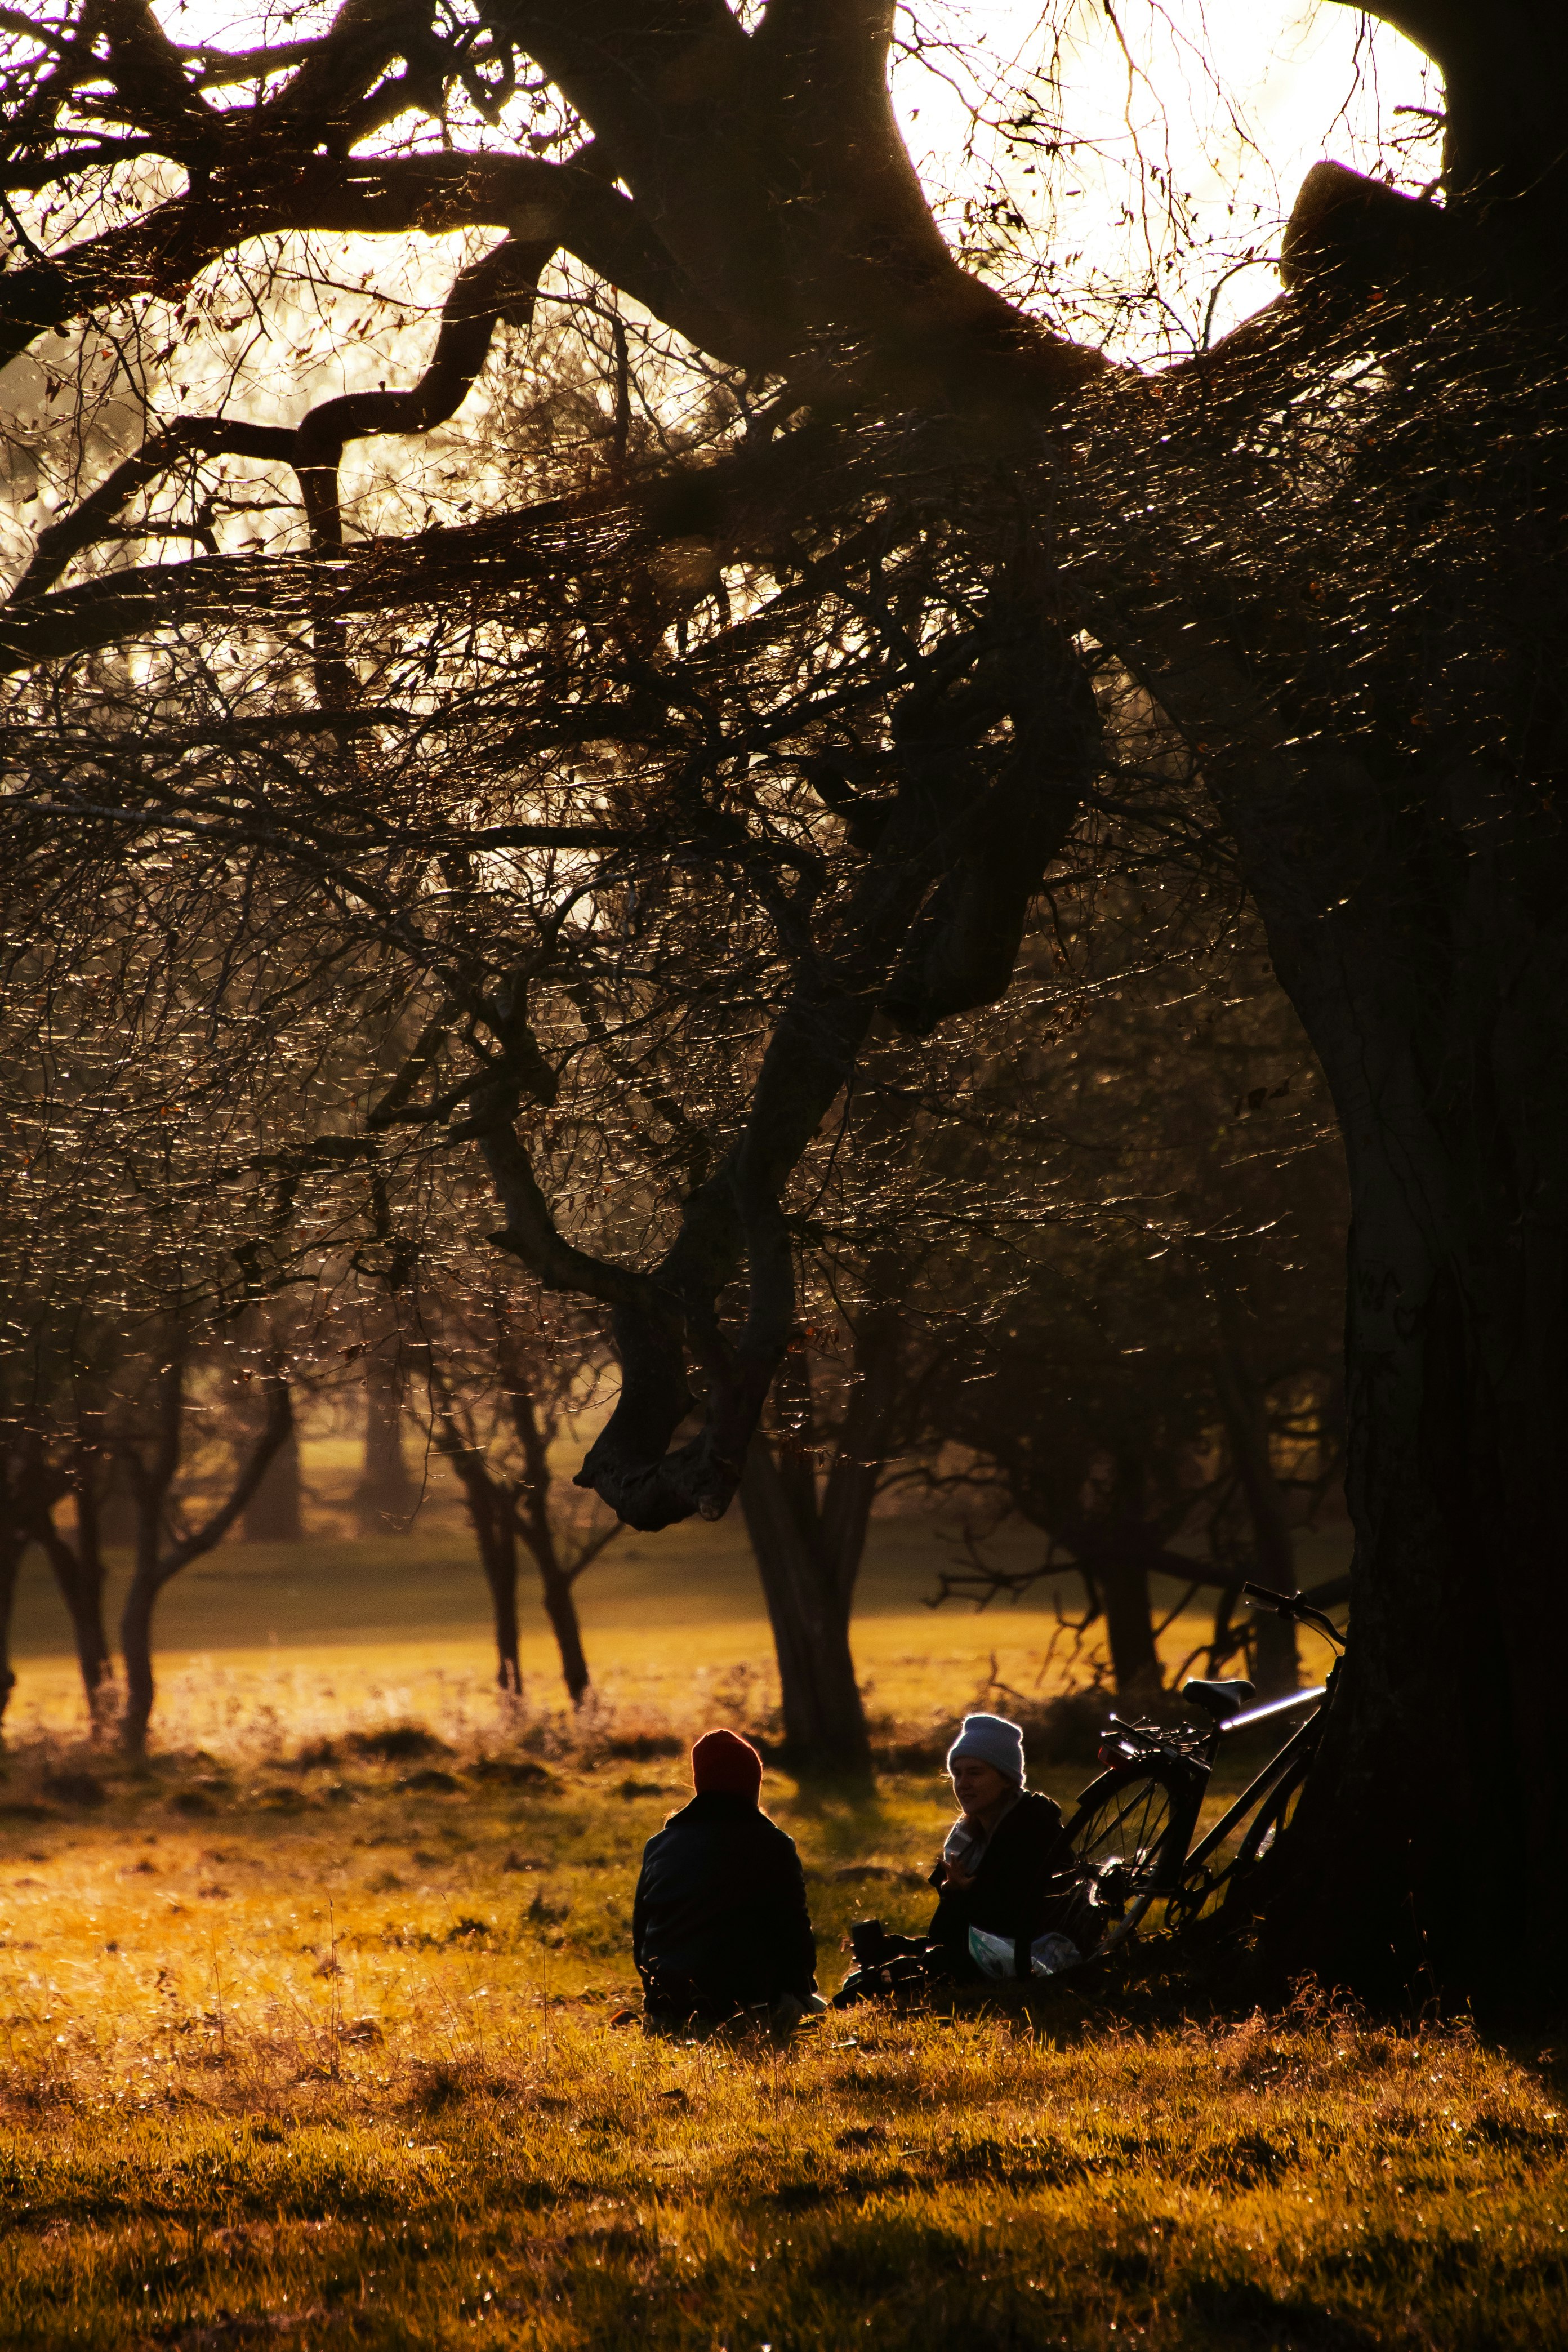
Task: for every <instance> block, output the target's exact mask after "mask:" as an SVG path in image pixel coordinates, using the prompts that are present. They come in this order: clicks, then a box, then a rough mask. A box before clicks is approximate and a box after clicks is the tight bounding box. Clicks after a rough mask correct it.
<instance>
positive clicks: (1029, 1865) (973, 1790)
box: [927, 1715, 1063, 1978]
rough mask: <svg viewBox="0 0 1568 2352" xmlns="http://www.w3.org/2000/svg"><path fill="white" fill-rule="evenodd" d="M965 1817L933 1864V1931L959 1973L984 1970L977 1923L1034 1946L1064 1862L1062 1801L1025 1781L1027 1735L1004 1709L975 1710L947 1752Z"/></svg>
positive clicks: (953, 1970)
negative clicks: (978, 1960)
mask: <svg viewBox="0 0 1568 2352" xmlns="http://www.w3.org/2000/svg"><path fill="white" fill-rule="evenodd" d="M947 1769H948V1772H949V1775H950V1776H951V1778H952V1793H953V1795H954V1796H955V1797H956V1799H957V1800H958V1805H959V1816H958V1819H957V1821H955V1822H954V1823H953V1825H952V1829H951V1830H950V1831H949V1832H948V1833H947V1842H946V1843H945V1844H944V1845H943V1847H942V1859H941V1860H940V1861H939V1862H938V1864H937V1865H936V1868H935V1869H934V1870H933V1871H932V1873H931V1885H933V1886H934V1887H935V1888H936V1889H937V1893H938V1898H939V1899H938V1902H937V1906H936V1913H935V1916H934V1917H933V1918H932V1920H931V1927H930V1928H929V1930H928V1931H927V1932H928V1934H929V1936H930V1938H931V1942H932V1943H933V1944H938V1945H940V1946H941V1947H942V1954H943V1958H944V1960H945V1963H946V1967H947V1969H948V1972H949V1973H950V1974H952V1976H954V1977H959V1978H963V1977H972V1976H975V1975H977V1974H978V1973H979V1971H978V1970H977V1969H975V1967H974V1964H973V1960H972V1959H971V1958H970V1956H969V1930H970V1929H971V1927H979V1928H982V1929H984V1932H985V1933H986V1934H988V1935H992V1936H1004V1937H1009V1938H1010V1939H1011V1940H1013V1941H1014V1942H1015V1943H1017V1942H1019V1941H1020V1940H1021V1941H1022V1942H1023V1943H1025V1944H1027V1943H1029V1942H1030V1941H1032V1939H1033V1938H1034V1937H1036V1936H1037V1935H1039V1934H1040V1933H1041V1932H1042V1931H1043V1930H1044V1929H1045V1927H1047V1925H1048V1922H1049V1918H1050V1916H1051V1908H1052V1895H1053V1890H1052V1886H1051V1879H1052V1874H1053V1873H1054V1872H1056V1871H1058V1870H1059V1869H1060V1868H1061V1867H1062V1863H1063V1857H1062V1856H1061V1854H1060V1853H1059V1848H1060V1845H1061V1834H1062V1816H1061V1808H1060V1806H1059V1805H1058V1804H1056V1803H1055V1802H1054V1801H1052V1799H1050V1798H1049V1797H1047V1796H1043V1795H1041V1794H1040V1792H1039V1791H1038V1790H1034V1789H1027V1788H1026V1787H1025V1785H1024V1782H1025V1769H1024V1735H1023V1733H1022V1731H1021V1730H1020V1729H1019V1727H1018V1726H1017V1725H1016V1723H1009V1722H1008V1720H1007V1718H1006V1717H1005V1716H1003V1715H966V1716H965V1717H964V1718H963V1729H962V1730H961V1731H960V1733H959V1735H958V1738H956V1739H955V1740H954V1741H953V1743H952V1747H951V1748H949V1749H948V1751H947Z"/></svg>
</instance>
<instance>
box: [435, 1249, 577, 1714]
mask: <svg viewBox="0 0 1568 2352" xmlns="http://www.w3.org/2000/svg"><path fill="white" fill-rule="evenodd" d="M425 1310H426V1333H427V1338H426V1345H425V1348H424V1350H423V1354H424V1361H425V1368H426V1381H427V1383H428V1395H429V1409H430V1436H431V1441H432V1443H433V1444H434V1445H435V1446H436V1448H437V1452H438V1453H439V1454H441V1455H442V1456H443V1458H444V1459H445V1460H446V1461H447V1463H448V1464H449V1465H450V1466H451V1468H452V1470H453V1472H454V1474H455V1475H456V1476H457V1478H458V1482H459V1484H460V1485H461V1487H462V1490H463V1500H464V1504H465V1507H466V1508H467V1510H468V1522H469V1525H470V1526H471V1527H472V1528H473V1531H474V1540H475V1543H476V1545H477V1547H478V1549H479V1564H480V1566H481V1568H482V1569H483V1570H484V1576H485V1582H486V1584H487V1586H488V1588H489V1596H490V1607H491V1612H492V1615H493V1618H494V1622H495V1639H496V1655H497V1681H498V1682H499V1684H500V1688H501V1689H502V1690H503V1691H505V1692H509V1693H510V1694H511V1695H512V1696H514V1697H521V1693H522V1664H521V1656H520V1653H519V1641H520V1626H519V1621H518V1602H517V1577H518V1552H519V1549H520V1547H521V1550H522V1551H524V1552H525V1553H526V1554H527V1555H528V1557H529V1559H531V1561H532V1563H533V1568H534V1571H535V1573H536V1575H537V1577H538V1580H539V1597H540V1600H541V1601H542V1604H543V1608H544V1613H545V1616H546V1617H547V1618H548V1620H549V1622H550V1629H551V1632H552V1633H553V1635H554V1637H555V1645H556V1648H557V1650H558V1651H559V1653H560V1657H561V1675H562V1679H563V1682H564V1683H565V1685H566V1692H567V1696H568V1697H569V1698H570V1699H571V1701H572V1704H573V1706H581V1705H582V1704H583V1701H584V1698H586V1696H587V1695H588V1689H589V1685H590V1680H591V1677H590V1675H589V1671H588V1660H587V1655H586V1653H585V1651H584V1646H583V1631H582V1625H581V1622H580V1621H579V1618H578V1614H577V1601H576V1587H577V1582H578V1579H579V1578H580V1577H581V1576H582V1575H583V1573H584V1570H586V1569H588V1568H589V1567H591V1566H592V1564H593V1562H594V1561H595V1559H598V1557H599V1555H600V1553H601V1552H602V1551H603V1550H604V1549H605V1545H606V1544H608V1543H610V1542H611V1541H613V1539H614V1538H615V1537H616V1536H617V1535H618V1534H619V1533H620V1522H619V1521H618V1520H616V1519H614V1518H609V1517H605V1516H604V1515H603V1514H602V1513H597V1514H595V1513H593V1512H592V1507H591V1506H590V1505H582V1506H579V1507H576V1508H573V1507H571V1505H570V1504H569V1503H568V1502H567V1501H566V1500H565V1499H564V1498H563V1495H562V1491H561V1482H560V1479H559V1478H558V1476H557V1475H556V1473H555V1471H554V1468H553V1466H552V1462H551V1452H552V1447H553V1446H554V1445H555V1444H557V1443H558V1441H559V1440H560V1439H561V1438H562V1437H563V1436H565V1435H567V1434H569V1433H571V1432H573V1430H574V1426H575V1424H576V1423H577V1422H578V1421H579V1420H580V1419H581V1418H582V1417H583V1416H584V1414H586V1413H590V1412H592V1411H593V1410H594V1408H595V1402H596V1395H597V1391H598V1389H599V1385H600V1380H601V1376H602V1372H603V1366H604V1357H603V1347H602V1343H601V1342H600V1340H599V1339H598V1338H597V1336H596V1335H595V1333H594V1332H593V1330H592V1329H591V1328H587V1327H584V1325H582V1323H581V1322H580V1321H579V1320H578V1319H577V1318H572V1317H570V1316H565V1317H563V1316H559V1315H556V1316H552V1317H549V1318H541V1317H540V1315H539V1313H538V1308H537V1305H536V1304H533V1305H531V1303H530V1302H528V1301H526V1300H524V1299H520V1297H518V1295H517V1293H516V1292H515V1291H512V1290H510V1287H501V1286H491V1287H490V1288H489V1290H488V1291H481V1292H480V1293H479V1295H478V1296H477V1297H474V1298H472V1299H470V1300H468V1301H466V1302H464V1303H462V1304H455V1303H454V1302H453V1301H451V1300H449V1299H446V1300H442V1301H441V1302H440V1303H439V1304H438V1305H437V1304H436V1303H435V1302H433V1301H431V1300H430V1299H429V1298H428V1297H427V1298H426V1301H425Z"/></svg>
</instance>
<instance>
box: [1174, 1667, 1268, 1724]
mask: <svg viewBox="0 0 1568 2352" xmlns="http://www.w3.org/2000/svg"><path fill="white" fill-rule="evenodd" d="M1182 1696H1183V1697H1184V1698H1190V1699H1191V1700H1192V1703H1193V1705H1194V1706H1201V1707H1202V1709H1203V1711H1204V1713H1205V1715H1212V1716H1213V1717H1214V1719H1215V1722H1216V1723H1228V1722H1229V1721H1230V1718H1231V1717H1232V1716H1233V1715H1239V1714H1240V1713H1241V1710H1242V1708H1243V1707H1244V1706H1250V1705H1251V1703H1252V1701H1253V1700H1254V1699H1255V1698H1256V1697H1257V1696H1258V1685H1257V1684H1256V1683H1249V1682H1246V1681H1243V1680H1242V1679H1241V1678H1240V1677H1237V1680H1236V1681H1235V1682H1213V1683H1184V1684H1183V1685H1182Z"/></svg>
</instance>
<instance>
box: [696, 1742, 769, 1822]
mask: <svg viewBox="0 0 1568 2352" xmlns="http://www.w3.org/2000/svg"><path fill="white" fill-rule="evenodd" d="M691 1778H692V1780H693V1782H694V1784H695V1786H696V1790H697V1793H698V1795H699V1796H700V1797H701V1796H706V1795H707V1793H708V1791H709V1790H710V1789H721V1790H724V1792H725V1794H726V1795H728V1796H731V1797H750V1799H751V1801H752V1804H753V1805H754V1804H755V1803H756V1801H757V1796H758V1792H759V1791H760V1790H761V1788H762V1785H763V1759H762V1758H761V1757H760V1756H759V1755H758V1753H757V1751H756V1749H755V1748H753V1747H752V1743H751V1741H750V1740H749V1739H742V1738H741V1736H740V1734H739V1732H735V1731H705V1732H704V1733H703V1735H702V1737H701V1738H700V1740H699V1741H698V1743H697V1745H696V1747H695V1748H693V1749H692V1751H691Z"/></svg>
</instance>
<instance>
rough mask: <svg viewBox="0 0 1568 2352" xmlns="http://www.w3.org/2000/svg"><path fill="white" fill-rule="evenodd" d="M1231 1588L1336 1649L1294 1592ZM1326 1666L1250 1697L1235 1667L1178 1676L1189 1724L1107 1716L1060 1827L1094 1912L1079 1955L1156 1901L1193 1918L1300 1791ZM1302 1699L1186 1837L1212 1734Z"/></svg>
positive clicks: (1336, 1634)
mask: <svg viewBox="0 0 1568 2352" xmlns="http://www.w3.org/2000/svg"><path fill="white" fill-rule="evenodd" d="M1242 1591H1243V1593H1244V1594H1245V1595H1246V1597H1247V1600H1248V1601H1250V1602H1251V1603H1252V1604H1253V1605H1254V1606H1255V1607H1258V1608H1267V1609H1271V1610H1273V1611H1274V1612H1276V1613H1277V1614H1278V1615H1279V1616H1281V1617H1289V1618H1290V1619H1291V1620H1292V1621H1293V1622H1295V1623H1296V1624H1298V1625H1306V1626H1310V1627H1311V1628H1312V1629H1313V1630H1314V1631H1315V1632H1317V1633H1321V1634H1323V1635H1325V1636H1326V1638H1327V1639H1328V1640H1329V1641H1330V1642H1331V1643H1333V1645H1334V1648H1335V1650H1336V1652H1342V1651H1343V1648H1344V1641H1343V1637H1342V1634H1341V1633H1340V1631H1339V1628H1338V1627H1337V1626H1336V1625H1335V1624H1334V1622H1333V1621H1332V1619H1331V1618H1330V1617H1329V1616H1327V1615H1326V1614H1325V1612H1323V1611H1322V1610H1321V1609H1319V1608H1317V1607H1316V1606H1315V1605H1314V1604H1313V1603H1312V1602H1311V1601H1309V1600H1308V1599H1307V1598H1306V1596H1305V1595H1304V1594H1302V1593H1300V1592H1275V1591H1271V1590H1270V1589H1269V1587H1268V1586H1267V1585H1264V1584H1244V1585H1243V1586H1242ZM1337 1671H1338V1659H1337V1658H1336V1661H1335V1665H1334V1668H1333V1669H1332V1670H1331V1673H1330V1675H1329V1679H1328V1681H1327V1682H1326V1683H1324V1684H1321V1685H1318V1686H1317V1687H1316V1688H1315V1689H1312V1690H1301V1691H1293V1692H1291V1693H1290V1694H1289V1696H1288V1697H1285V1698H1279V1699H1270V1700H1268V1701H1267V1702H1266V1703H1265V1704H1264V1705H1263V1706H1249V1705H1248V1701H1249V1700H1250V1699H1252V1698H1253V1697H1254V1696H1255V1695H1256V1691H1255V1685H1253V1684H1252V1683H1250V1682H1247V1681H1246V1680H1245V1679H1244V1678H1242V1677H1240V1676H1237V1677H1235V1678H1233V1679H1229V1680H1226V1679H1219V1680H1207V1681H1204V1680H1200V1681H1194V1682H1188V1683H1184V1684H1183V1685H1182V1691H1181V1696H1182V1697H1183V1698H1184V1699H1186V1700H1187V1701H1188V1702H1189V1704H1191V1705H1192V1706H1196V1707H1198V1708H1199V1709H1200V1710H1201V1711H1202V1712H1203V1713H1204V1714H1205V1715H1206V1716H1207V1717H1208V1718H1209V1720H1208V1722H1207V1724H1206V1725H1205V1726H1203V1727H1197V1726H1189V1725H1184V1724H1177V1725H1169V1724H1153V1723H1124V1722H1122V1721H1121V1717H1118V1716H1115V1715H1113V1716H1112V1717H1110V1724H1109V1726H1108V1736H1107V1738H1106V1739H1105V1740H1104V1742H1103V1743H1102V1744H1101V1747H1100V1762H1101V1763H1102V1764H1104V1765H1105V1766H1106V1767H1107V1768H1108V1769H1106V1770H1105V1771H1104V1772H1103V1773H1101V1775H1100V1778H1099V1780H1093V1781H1091V1782H1090V1783H1089V1787H1088V1788H1087V1789H1085V1790H1084V1791H1083V1793H1082V1795H1081V1796H1080V1798H1079V1808H1078V1811H1077V1812H1076V1813H1074V1814H1073V1816H1072V1818H1071V1820H1070V1821H1069V1822H1068V1823H1067V1825H1066V1828H1065V1830H1064V1832H1063V1835H1064V1837H1065V1838H1066V1840H1067V1842H1068V1844H1069V1845H1070V1846H1071V1848H1072V1852H1073V1857H1074V1862H1075V1864H1076V1870H1077V1875H1078V1877H1079V1884H1080V1885H1081V1886H1082V1887H1083V1889H1084V1891H1085V1893H1086V1894H1087V1896H1088V1900H1089V1905H1090V1906H1091V1909H1092V1910H1093V1911H1095V1912H1097V1913H1099V1914H1100V1915H1101V1916H1102V1919H1103V1925H1102V1927H1101V1932H1100V1936H1099V1937H1098V1938H1097V1939H1096V1940H1095V1942H1094V1943H1093V1946H1092V1950H1091V1952H1090V1953H1089V1954H1087V1955H1086V1957H1089V1958H1096V1959H1099V1958H1103V1957H1104V1956H1105V1955H1106V1954H1107V1953H1108V1952H1110V1951H1112V1950H1114V1949H1115V1948H1116V1946H1117V1945H1118V1944H1121V1943H1122V1942H1124V1941H1125V1940H1126V1938H1127V1937H1129V1936H1131V1935H1132V1934H1133V1933H1134V1932H1135V1931H1136V1929H1137V1928H1138V1927H1140V1925H1141V1924H1142V1920H1143V1919H1144V1917H1145V1916H1146V1915H1147V1914H1148V1912H1149V1911H1150V1910H1151V1909H1152V1907H1153V1906H1154V1905H1155V1904H1156V1903H1160V1902H1163V1903H1164V1905H1165V1919H1166V1925H1167V1926H1168V1927H1177V1926H1179V1925H1181V1924H1183V1923H1184V1921H1186V1920H1188V1919H1192V1918H1195V1917H1196V1916H1198V1914H1199V1912H1201V1911H1202V1910H1203V1909H1204V1908H1205V1906H1206V1905H1207V1904H1208V1903H1210V1902H1211V1901H1212V1900H1213V1898H1214V1896H1215V1895H1216V1894H1217V1893H1218V1891H1219V1890H1220V1888H1221V1887H1222V1886H1224V1885H1226V1883H1227V1882H1228V1881H1229V1880H1231V1879H1232V1878H1234V1877H1236V1876H1237V1874H1240V1873H1241V1872H1244V1871H1247V1870H1249V1869H1251V1868H1252V1867H1253V1865H1254V1864H1256V1863H1258V1862H1259V1861H1261V1860H1262V1858H1263V1856H1264V1854H1266V1853H1268V1850H1269V1848H1270V1847H1271V1846H1272V1845H1273V1844H1274V1843H1275V1840H1276V1839H1277V1838H1278V1836H1279V1832H1280V1831H1281V1830H1282V1829H1284V1828H1285V1827H1286V1826H1287V1824H1288V1823H1289V1820H1290V1817H1291V1815H1292V1813H1293V1812H1294V1811H1295V1808H1296V1804H1297V1801H1298V1800H1299V1799H1300V1793H1301V1790H1302V1788H1303V1786H1304V1785H1305V1782H1306V1779H1307V1774H1308V1771H1309V1770H1310V1767H1311V1762H1312V1758H1313V1756H1314V1754H1315V1753H1316V1750H1317V1747H1318V1742H1319V1740H1320V1739H1321V1737H1322V1710H1323V1706H1324V1702H1325V1701H1326V1700H1327V1698H1328V1696H1329V1693H1330V1691H1331V1689H1332V1687H1333V1678H1334V1674H1335V1673H1336V1672H1337ZM1306 1707H1310V1709H1311V1713H1310V1716H1309V1717H1308V1719H1307V1721H1306V1722H1305V1723H1303V1724H1302V1725H1301V1726H1300V1729H1299V1730H1297V1731H1295V1732H1293V1733H1292V1734H1291V1736H1290V1738H1289V1739H1288V1740H1286V1742H1285V1744H1284V1746H1283V1747H1282V1748H1279V1750H1278V1752H1277V1753H1276V1754H1275V1755H1274V1756H1273V1757H1271V1758H1270V1759H1269V1761H1268V1763H1267V1764H1266V1765H1265V1766H1264V1768H1263V1769H1262V1770H1261V1771H1260V1772H1258V1773H1257V1774H1255V1775H1254V1777H1253V1779H1252V1780H1250V1781H1249V1782H1248V1784H1247V1787H1246V1788H1245V1789H1244V1790H1242V1793H1241V1795H1240V1796H1239V1797H1237V1800H1236V1801H1235V1802H1234V1803H1233V1804H1232V1805H1230V1806H1228V1807H1227V1808H1226V1811H1225V1812H1224V1814H1223V1815H1222V1816H1221V1818H1220V1819H1219V1820H1218V1821H1217V1822H1215V1825H1214V1827H1213V1828H1212V1829H1210V1830H1207V1831H1205V1833H1204V1835H1203V1836H1202V1837H1201V1838H1200V1839H1198V1841H1197V1843H1195V1844H1194V1843H1193V1835H1194V1831H1195V1830H1196V1828H1197V1825H1198V1818H1199V1815H1200V1813H1201V1812H1202V1811H1203V1802H1204V1797H1205V1792H1206V1790H1207V1788H1208V1783H1209V1779H1210V1775H1211V1774H1212V1772H1213V1769H1214V1766H1215V1760H1216V1759H1217V1758H1218V1756H1219V1754H1220V1752H1221V1749H1222V1747H1223V1745H1224V1743H1225V1742H1226V1740H1228V1739H1231V1738H1235V1737H1236V1735H1237V1733H1238V1732H1244V1731H1248V1730H1251V1729H1252V1728H1253V1727H1254V1726H1255V1725H1258V1724H1261V1723H1268V1722H1270V1721H1273V1720H1276V1719H1278V1718H1280V1717H1285V1716H1288V1715H1292V1714H1300V1712H1301V1710H1302V1709H1303V1708H1306ZM1243 1823H1246V1824H1247V1826H1246V1828H1245V1830H1244V1831H1243V1834H1242V1837H1241V1840H1240V1843H1239V1844H1238V1845H1237V1849H1236V1851H1235V1853H1233V1854H1232V1855H1231V1856H1230V1857H1229V1859H1228V1860H1227V1861H1226V1862H1225V1863H1224V1864H1223V1865H1222V1866H1221V1867H1220V1868H1218V1869H1217V1870H1216V1869H1215V1868H1213V1867H1212V1866H1211V1865H1212V1864H1213V1861H1214V1857H1215V1855H1216V1854H1218V1853H1220V1851H1221V1849H1222V1847H1224V1846H1225V1845H1226V1843H1227V1841H1228V1840H1230V1839H1231V1838H1232V1837H1233V1836H1234V1835H1235V1834H1236V1832H1237V1830H1239V1829H1241V1828H1242V1825H1243Z"/></svg>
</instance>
